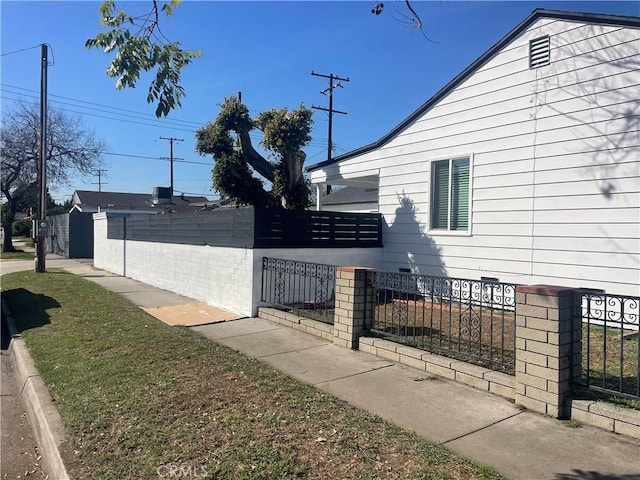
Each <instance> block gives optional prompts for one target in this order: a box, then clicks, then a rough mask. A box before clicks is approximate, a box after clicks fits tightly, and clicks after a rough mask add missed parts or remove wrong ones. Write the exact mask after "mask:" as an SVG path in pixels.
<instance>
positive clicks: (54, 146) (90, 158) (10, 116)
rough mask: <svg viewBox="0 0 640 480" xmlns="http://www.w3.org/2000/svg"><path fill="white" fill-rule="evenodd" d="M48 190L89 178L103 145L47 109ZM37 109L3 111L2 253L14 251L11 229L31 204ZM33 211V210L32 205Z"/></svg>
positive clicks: (37, 150)
mask: <svg viewBox="0 0 640 480" xmlns="http://www.w3.org/2000/svg"><path fill="white" fill-rule="evenodd" d="M47 110H48V111H47V145H46V164H47V185H48V186H49V187H55V186H61V185H68V184H69V181H70V179H71V178H73V177H74V176H76V175H89V174H91V173H92V172H93V171H95V170H96V169H97V168H98V167H99V166H100V155H101V153H102V152H103V151H104V150H105V145H104V143H103V142H102V140H99V139H98V138H97V137H96V136H95V135H94V134H93V133H92V132H90V131H87V130H85V129H84V128H83V127H82V124H81V122H80V120H79V119H78V118H76V117H72V116H69V115H66V114H65V113H63V112H61V111H58V110H55V109H52V108H48V109H47ZM39 126H40V107H39V106H38V105H37V104H26V103H18V104H16V106H15V107H14V109H13V110H9V111H7V110H6V109H5V111H3V122H2V126H1V127H0V155H1V157H2V168H1V169H0V193H2V196H3V197H4V199H5V202H6V208H4V209H3V210H2V213H3V215H2V227H3V229H4V244H3V249H4V250H5V251H12V250H13V244H12V236H11V224H12V223H13V221H14V220H15V214H16V213H17V212H18V211H20V210H22V209H24V208H26V207H25V206H31V205H27V204H28V203H29V201H30V199H33V198H34V192H35V191H36V190H37V182H38V157H39V153H40V146H39ZM34 206H36V207H37V205H34Z"/></svg>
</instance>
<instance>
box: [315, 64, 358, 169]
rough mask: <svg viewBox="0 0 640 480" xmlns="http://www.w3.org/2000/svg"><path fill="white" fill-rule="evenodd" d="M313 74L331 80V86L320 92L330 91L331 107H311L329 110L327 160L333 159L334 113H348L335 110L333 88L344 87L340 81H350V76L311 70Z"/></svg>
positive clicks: (324, 93)
mask: <svg viewBox="0 0 640 480" xmlns="http://www.w3.org/2000/svg"><path fill="white" fill-rule="evenodd" d="M311 75H314V76H316V77H322V78H326V79H328V80H329V87H328V88H325V89H324V90H321V91H320V93H322V94H323V95H326V94H327V92H328V93H329V108H323V107H316V106H313V105H312V106H311V108H315V109H316V110H323V111H325V112H329V148H328V150H327V161H330V160H331V150H332V148H333V141H332V134H333V114H334V113H341V114H342V115H346V114H347V112H341V111H340V110H334V109H333V90H334V88H338V87H340V88H342V84H341V83H340V82H348V81H349V77H347V78H342V77H339V76H337V75H334V74H333V73H330V74H329V75H324V74H322V73H316V72H314V71H312V72H311ZM334 80H337V81H338V83H334Z"/></svg>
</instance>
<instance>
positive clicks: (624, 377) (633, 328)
mask: <svg viewBox="0 0 640 480" xmlns="http://www.w3.org/2000/svg"><path fill="white" fill-rule="evenodd" d="M576 298H577V305H576V307H577V308H576V314H577V315H578V316H579V318H580V320H581V321H582V377H581V383H582V385H583V386H585V387H588V388H589V389H591V390H596V391H599V392H602V393H607V394H612V395H616V396H620V397H625V398H630V399H632V400H640V316H639V310H640V297H631V296H625V295H611V294H605V293H600V292H594V291H582V292H580V294H579V295H577V296H576Z"/></svg>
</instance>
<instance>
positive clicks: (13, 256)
mask: <svg viewBox="0 0 640 480" xmlns="http://www.w3.org/2000/svg"><path fill="white" fill-rule="evenodd" d="M13 243H14V244H15V243H24V244H25V245H27V246H30V247H33V246H34V242H33V239H32V238H28V237H13ZM34 258H35V255H34V254H33V253H32V252H25V251H24V250H21V249H19V248H16V249H15V251H13V252H5V251H4V250H2V251H0V259H3V260H33V259H34Z"/></svg>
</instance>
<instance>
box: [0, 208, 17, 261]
mask: <svg viewBox="0 0 640 480" xmlns="http://www.w3.org/2000/svg"><path fill="white" fill-rule="evenodd" d="M15 218H16V215H15V213H11V212H8V213H7V215H6V216H5V218H4V223H3V224H2V231H3V232H4V238H3V240H2V251H3V252H15V251H16V249H15V248H13V221H14V220H15Z"/></svg>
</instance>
